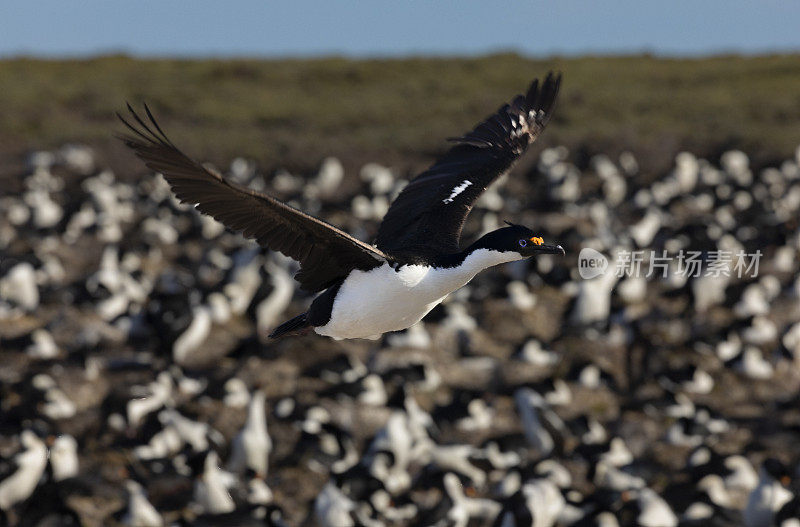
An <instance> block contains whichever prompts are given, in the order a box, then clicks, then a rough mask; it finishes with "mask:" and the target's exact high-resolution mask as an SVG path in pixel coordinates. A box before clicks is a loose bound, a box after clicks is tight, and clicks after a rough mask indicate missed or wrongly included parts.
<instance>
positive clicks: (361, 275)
mask: <svg viewBox="0 0 800 527" xmlns="http://www.w3.org/2000/svg"><path fill="white" fill-rule="evenodd" d="M520 258H521V256H520V255H519V254H518V253H513V252H499V251H492V250H488V249H479V250H477V251H475V252H473V253H471V254H470V255H469V256H468V257H467V258H466V259H465V260H464V262H463V263H462V264H461V265H460V266H458V267H451V268H438V267H430V266H426V265H403V266H401V267H399V268H397V269H395V268H394V267H392V266H391V265H389V264H388V263H386V264H384V265H382V266H381V267H377V268H375V269H372V270H370V271H353V272H352V273H351V274H350V275H349V276H348V277H347V279H345V281H344V282H343V283H342V285H341V287H340V288H339V291H338V293H337V294H336V298H335V300H334V302H333V310H332V312H331V318H330V321H328V323H327V324H325V325H324V326H319V327H317V328H315V331H316V332H317V333H319V334H320V335H326V336H329V337H333V338H336V339H346V338H377V337H378V336H380V334H382V333H386V332H389V331H398V330H401V329H405V328H407V327H409V326H411V325H413V324H415V323H417V322H419V321H420V320H421V319H422V317H424V316H425V315H426V314H428V312H430V310H431V309H433V308H434V307H436V305H437V304H439V303H440V302H441V301H442V300H444V298H445V297H446V296H447V295H448V294H450V293H452V292H453V291H455V290H456V289H458V288H460V287H461V286H463V285H464V284H466V283H467V282H469V281H470V280H471V279H472V278H473V277H474V276H475V275H476V274H477V273H478V272H479V271H481V270H482V269H485V268H487V267H489V266H492V265H496V264H499V263H503V262H510V261H512V260H517V259H520Z"/></svg>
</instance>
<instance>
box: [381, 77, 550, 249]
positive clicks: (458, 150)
mask: <svg viewBox="0 0 800 527" xmlns="http://www.w3.org/2000/svg"><path fill="white" fill-rule="evenodd" d="M560 84H561V74H558V75H553V73H549V74H548V75H547V78H546V79H545V80H544V82H543V83H542V85H541V87H540V86H539V80H538V79H537V80H535V81H533V84H531V87H530V89H529V90H528V93H527V94H525V95H518V96H517V97H516V98H514V100H513V101H511V102H510V103H509V104H506V105H504V106H503V107H502V108H500V109H499V110H498V111H497V113H495V114H494V115H492V116H490V117H489V118H487V119H486V120H485V121H483V122H482V123H480V124H479V125H478V126H477V127H476V128H475V129H474V130H472V131H471V132H469V133H468V134H466V135H464V136H463V137H460V138H457V139H452V140H453V141H455V143H456V145H455V146H453V147H452V148H451V149H450V150H449V151H448V152H447V153H446V154H445V155H444V156H443V157H442V158H440V159H439V160H438V161H437V162H436V163H435V164H434V165H433V166H432V167H431V168H429V169H428V170H427V171H425V172H423V173H422V174H420V175H419V176H417V177H416V178H415V179H414V180H413V181H411V183H409V184H408V186H406V188H404V189H403V191H402V192H401V193H400V195H399V196H398V197H397V199H396V200H395V201H394V203H392V206H391V207H390V208H389V211H388V213H387V214H386V216H385V217H384V218H383V223H381V226H380V228H379V230H378V235H377V239H376V245H377V247H378V248H379V249H380V250H382V251H384V252H385V253H387V254H390V255H392V256H403V255H408V256H414V257H417V258H420V257H421V258H426V257H434V256H435V255H436V254H441V253H442V252H450V253H454V252H457V251H458V250H459V239H460V237H461V228H462V227H463V225H464V221H465V220H466V218H467V214H469V211H470V210H471V209H472V206H473V204H474V203H475V201H476V200H477V199H478V197H479V196H480V195H481V193H482V192H483V191H484V190H486V188H487V187H488V186H489V185H490V184H491V183H492V182H493V181H494V180H495V179H497V177H498V176H500V175H501V174H502V173H503V172H505V171H506V170H508V168H509V167H510V166H511V165H512V164H513V163H514V161H516V160H517V159H518V158H519V157H520V156H521V155H522V153H523V152H524V151H525V149H526V148H527V146H528V145H529V144H531V143H533V142H534V141H535V140H536V138H537V137H538V136H539V134H540V133H541V132H542V130H544V127H545V125H546V124H547V122H548V121H549V120H550V116H551V115H552V112H553V108H554V107H555V102H556V97H557V95H558V88H559V85H560Z"/></svg>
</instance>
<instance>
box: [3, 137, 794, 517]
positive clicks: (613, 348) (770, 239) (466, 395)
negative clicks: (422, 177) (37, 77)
mask: <svg viewBox="0 0 800 527" xmlns="http://www.w3.org/2000/svg"><path fill="white" fill-rule="evenodd" d="M798 164H800V150H798V154H797V157H796V158H795V159H790V160H786V161H784V162H783V163H782V164H781V165H780V166H777V167H772V168H766V169H763V170H758V171H754V170H751V168H750V167H749V163H748V158H747V156H746V155H745V154H743V153H741V152H736V151H731V152H727V153H726V154H725V155H723V156H722V158H721V159H720V161H719V163H710V162H708V161H705V160H702V159H697V158H695V157H694V156H693V155H691V154H689V153H681V154H679V155H678V156H677V157H676V160H675V164H674V167H673V169H672V170H671V171H669V172H668V173H666V174H660V175H654V174H645V173H640V171H639V169H638V165H637V162H636V159H635V158H634V157H633V156H632V155H630V154H623V155H622V156H620V157H619V159H613V160H612V159H610V158H608V157H605V156H598V157H595V158H593V159H592V160H591V163H590V164H589V166H587V167H585V168H583V169H579V168H578V167H576V166H575V165H574V164H573V163H572V162H571V156H570V153H569V152H567V151H566V149H564V148H553V149H547V150H544V151H542V152H540V153H539V157H538V161H537V163H536V164H535V165H533V166H532V167H530V168H529V169H524V170H522V169H521V170H520V171H521V172H522V173H521V174H517V175H515V177H513V178H506V179H503V180H501V181H500V182H499V183H498V185H496V186H495V187H493V188H491V189H490V190H489V191H488V192H487V193H486V194H485V195H484V196H483V197H482V198H481V200H480V201H479V202H478V206H477V207H476V210H475V212H473V215H472V216H471V218H470V221H471V223H469V224H468V225H467V229H466V232H467V237H469V233H470V232H471V233H475V234H477V233H480V232H481V231H482V230H488V229H493V228H496V227H497V226H498V225H499V224H501V223H502V221H503V220H504V219H511V220H513V221H515V222H518V223H522V224H525V225H528V226H531V227H534V228H535V229H537V231H541V232H542V234H543V236H544V237H545V238H546V239H548V240H550V239H552V240H558V242H559V243H562V244H563V245H564V247H565V248H566V251H567V257H566V258H560V257H549V256H545V257H540V258H539V259H538V260H530V261H521V262H517V263H514V264H509V265H506V266H504V267H502V268H497V269H492V270H490V271H488V272H485V273H483V274H481V275H479V276H478V277H477V278H476V279H475V280H473V281H472V282H471V283H470V284H469V286H467V287H465V288H463V289H461V290H459V291H457V292H456V293H454V294H453V295H451V297H450V298H449V299H448V300H446V301H445V303H444V304H443V305H442V306H440V307H438V308H437V309H436V310H434V311H433V312H432V313H431V314H430V315H429V316H428V317H427V318H426V319H425V320H424V321H423V323H422V324H420V325H417V326H415V327H412V328H411V329H410V330H408V331H406V332H403V333H396V334H390V335H386V336H385V337H384V338H383V340H382V341H378V342H368V341H341V342H336V341H333V340H330V339H326V338H322V337H318V336H308V337H299V338H287V339H283V340H280V341H269V340H268V339H267V338H266V337H265V336H266V335H267V334H268V333H269V331H270V330H271V329H272V328H273V327H274V325H275V324H276V323H278V322H280V321H281V320H283V319H284V318H287V317H288V316H290V315H294V314H296V313H299V312H300V311H301V310H302V309H303V308H304V307H305V304H306V303H307V301H308V300H309V298H308V297H306V296H304V295H303V294H302V293H301V292H300V291H297V290H296V289H295V282H294V281H293V280H292V274H293V272H294V270H295V265H294V264H293V262H291V261H290V260H287V259H285V258H283V257H281V256H280V255H276V254H273V253H268V254H264V253H262V252H261V251H260V250H259V249H258V248H257V247H256V246H255V244H254V243H252V242H249V241H246V240H244V239H243V238H241V237H239V236H237V235H234V234H231V233H229V232H226V231H225V229H224V228H223V227H222V226H221V225H220V224H218V223H216V222H215V221H214V220H212V219H210V218H208V217H206V216H201V215H200V214H196V213H194V214H192V213H189V212H187V208H186V207H184V206H181V205H179V204H178V203H177V202H176V201H175V200H174V199H173V197H172V195H171V193H170V191H169V188H168V186H167V185H166V183H165V182H164V181H163V179H162V178H161V177H160V176H158V175H153V174H150V175H145V176H143V177H141V179H139V180H138V181H135V182H132V183H129V182H121V181H119V180H117V179H115V176H114V174H112V173H111V172H109V171H108V170H103V169H102V167H97V166H96V165H95V159H94V157H93V155H92V153H91V151H89V150H87V149H85V148H81V147H76V146H69V147H65V148H63V149H61V150H59V151H57V152H39V153H36V154H34V155H32V156H31V158H30V169H29V171H28V174H27V175H26V176H25V177H24V190H23V192H22V193H19V194H17V193H15V194H9V193H7V192H6V193H4V194H3V195H0V210H2V211H3V212H2V214H0V255H2V258H0V349H1V350H2V351H0V354H1V357H2V358H1V359H0V360H1V361H2V367H0V514H1V515H2V522H5V523H8V524H11V525H42V526H44V525H47V526H50V525H78V524H82V525H118V524H121V525H133V526H159V525H190V524H191V525H323V526H333V527H345V526H355V525H367V526H379V525H437V526H445V525H447V526H467V525H470V526H482V525H486V526H489V525H497V526H503V527H514V526H518V527H521V526H523V525H525V526H529V525H535V526H537V527H546V526H553V525H563V526H568V525H603V526H615V525H621V526H625V525H642V526H646V527H662V526H663V527H671V526H676V525H697V526H699V525H742V524H744V525H747V526H768V525H773V524H774V525H783V526H786V525H800V522H798V521H797V520H796V519H793V518H797V517H798V514H800V486H798V484H797V481H798V476H800V397H799V396H798V386H799V385H800V382H799V381H800V323H798V320H800V269H798V258H797V256H798V250H800V223H799V222H798V218H800V168H799V167H798ZM228 173H229V175H230V177H232V178H233V179H235V180H237V181H239V182H242V183H246V184H249V185H251V186H253V187H254V188H262V189H269V190H270V191H274V192H275V193H277V194H279V195H281V196H283V197H288V198H290V199H292V200H293V202H294V203H295V204H296V205H297V206H299V207H300V208H302V209H303V210H305V211H308V212H310V213H312V214H318V215H321V217H324V218H326V219H328V220H330V221H331V222H333V223H335V224H338V225H341V226H343V227H345V228H346V229H348V230H350V232H351V233H353V234H354V235H356V236H357V237H359V238H361V239H364V240H367V239H369V237H370V235H373V234H374V231H372V232H370V231H368V229H370V228H373V227H374V226H376V224H377V221H378V220H379V219H380V218H381V217H382V216H383V215H384V213H385V212H386V210H387V207H388V204H389V202H390V200H391V197H393V195H395V194H396V193H397V192H398V191H399V189H400V188H401V186H402V185H403V183H404V181H403V177H405V175H404V174H398V173H396V172H395V171H392V170H390V169H388V168H385V167H382V166H379V165H375V164H370V165H366V166H364V167H363V168H362V169H361V171H360V174H345V173H344V170H343V168H342V166H341V164H340V163H339V162H338V161H336V160H335V159H328V160H326V161H325V162H324V163H323V165H322V167H321V169H320V171H319V173H318V174H316V175H312V176H310V177H308V178H303V177H299V176H296V175H292V174H289V173H286V172H283V173H278V174H275V175H274V176H273V177H270V178H268V179H269V182H268V183H265V182H264V178H262V177H261V176H259V175H257V174H256V171H255V170H254V167H253V166H252V164H251V163H249V162H248V161H246V160H243V159H237V160H235V161H234V162H233V163H232V164H231V166H230V168H229V170H228ZM0 192H3V191H0ZM586 247H591V248H593V249H595V250H597V251H599V252H600V253H602V254H604V255H606V256H607V257H608V259H609V260H608V268H607V270H606V272H605V274H601V275H600V276H598V277H595V278H593V279H583V278H581V277H580V274H579V270H578V258H577V256H578V254H579V252H580V251H581V249H583V248H586ZM636 251H643V253H642V254H643V255H644V258H643V263H642V269H641V272H638V273H637V272H628V271H629V270H625V269H621V268H619V265H618V264H619V263H620V262H621V261H623V260H622V259H621V257H620V255H621V254H629V255H630V254H636ZM663 251H666V253H664V252H663ZM684 251H698V252H699V253H700V256H699V258H700V262H701V264H702V265H703V266H704V267H703V268H702V269H701V271H700V272H699V273H698V274H696V275H687V273H681V272H680V266H681V265H682V260H681V259H680V258H678V256H677V255H680V254H682V252H684ZM740 251H743V252H745V253H747V254H756V253H757V252H760V254H761V256H760V260H759V262H758V269H757V270H756V269H753V267H752V266H751V267H750V268H749V272H748V273H744V274H743V275H741V276H740V273H737V272H734V268H733V266H734V262H729V263H728V264H727V266H725V265H723V266H722V267H720V265H719V264H718V263H715V262H713V261H712V258H711V256H710V255H711V254H716V255H717V256H719V254H722V253H725V254H737V253H738V252H740ZM652 252H655V253H657V254H658V255H659V256H663V255H667V256H669V257H674V258H671V259H670V260H669V262H668V264H667V267H666V268H665V272H664V273H663V274H662V273H661V272H660V271H659V272H658V273H650V276H647V274H648V271H649V265H650V263H651V261H650V259H649V258H650V254H651V253H652ZM625 261H626V262H628V261H632V260H631V259H627V260H625ZM709 269H715V271H712V272H708V270H709ZM756 271H757V272H756Z"/></svg>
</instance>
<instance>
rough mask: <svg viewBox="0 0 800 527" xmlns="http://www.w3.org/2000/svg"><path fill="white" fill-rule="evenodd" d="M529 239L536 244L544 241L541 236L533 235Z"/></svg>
mask: <svg viewBox="0 0 800 527" xmlns="http://www.w3.org/2000/svg"><path fill="white" fill-rule="evenodd" d="M531 241H532V242H533V243H534V244H536V245H542V244H543V243H544V238H542V237H541V236H534V237H533V238H531Z"/></svg>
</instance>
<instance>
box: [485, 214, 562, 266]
mask: <svg viewBox="0 0 800 527" xmlns="http://www.w3.org/2000/svg"><path fill="white" fill-rule="evenodd" d="M506 223H508V222H506ZM473 248H475V249H478V248H483V249H492V250H495V251H499V252H516V253H519V254H520V257H521V258H529V257H531V256H536V255H539V254H560V255H562V256H563V255H564V254H565V253H564V248H563V247H561V246H560V245H545V243H544V240H543V239H542V237H541V236H538V235H537V234H536V233H535V232H533V231H532V230H531V229H529V228H527V227H523V226H522V225H515V224H513V223H508V227H503V228H501V229H497V230H495V231H492V232H489V233H487V234H484V235H483V236H481V238H480V239H478V241H476V242H475V244H473Z"/></svg>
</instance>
